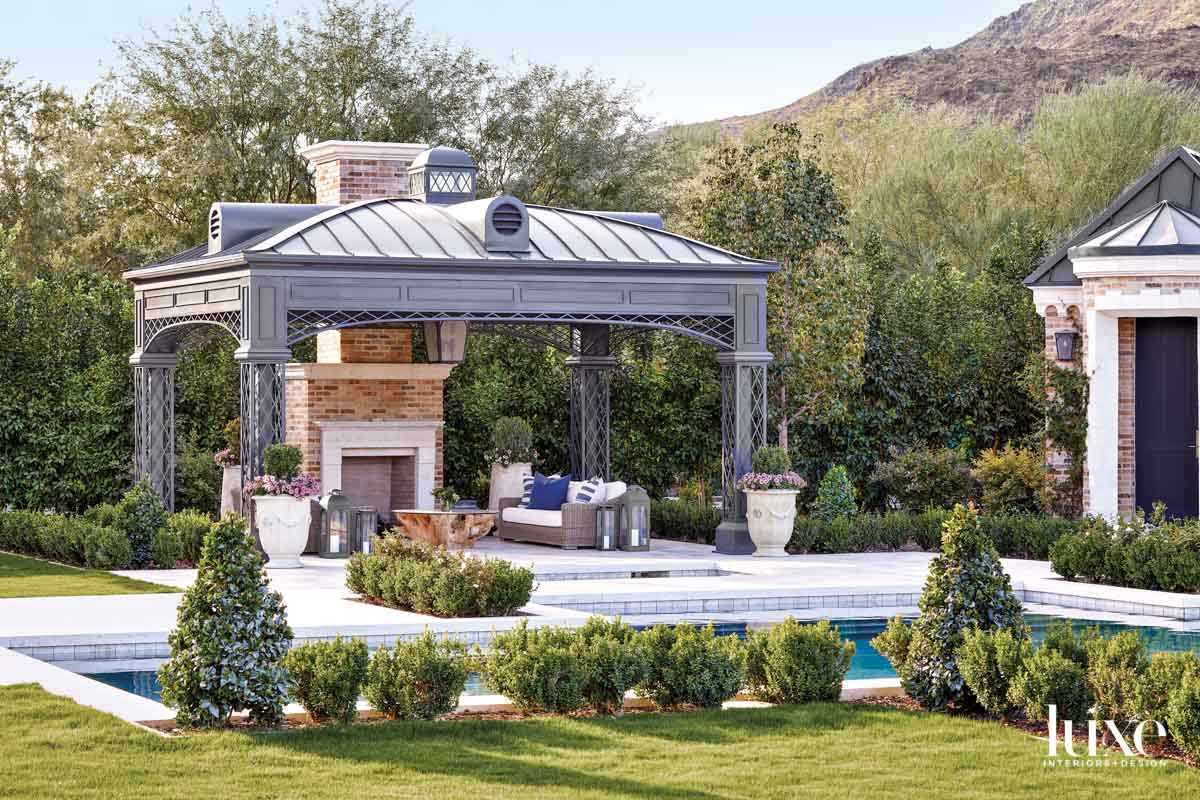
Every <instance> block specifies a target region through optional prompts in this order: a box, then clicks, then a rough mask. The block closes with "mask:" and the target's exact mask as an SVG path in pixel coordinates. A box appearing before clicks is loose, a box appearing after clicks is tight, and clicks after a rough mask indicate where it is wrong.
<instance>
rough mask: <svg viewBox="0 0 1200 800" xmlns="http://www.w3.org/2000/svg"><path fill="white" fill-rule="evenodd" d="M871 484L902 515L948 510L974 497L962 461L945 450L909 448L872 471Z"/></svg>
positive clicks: (969, 476)
mask: <svg viewBox="0 0 1200 800" xmlns="http://www.w3.org/2000/svg"><path fill="white" fill-rule="evenodd" d="M872 480H874V481H875V482H876V483H878V484H880V486H881V487H882V488H883V491H884V493H885V494H886V495H887V496H888V497H892V498H895V500H896V502H898V503H899V504H900V508H901V509H902V510H904V511H924V510H925V509H928V508H951V507H952V506H954V505H955V504H957V503H965V502H966V501H968V500H970V499H971V498H972V497H973V495H974V491H973V490H974V484H973V481H972V479H971V470H970V467H969V466H968V464H967V462H966V459H964V458H963V456H962V455H961V454H960V453H959V452H958V451H957V450H951V449H950V448H947V447H936V448H933V447H913V448H910V449H909V450H905V451H903V452H901V453H897V454H896V455H894V456H893V457H892V458H891V460H889V461H885V462H884V463H882V464H880V465H879V466H878V467H876V469H875V473H874V475H873V476H872Z"/></svg>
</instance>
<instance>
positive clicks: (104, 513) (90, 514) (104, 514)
mask: <svg viewBox="0 0 1200 800" xmlns="http://www.w3.org/2000/svg"><path fill="white" fill-rule="evenodd" d="M120 516H121V512H120V511H118V510H117V507H116V506H115V505H113V504H112V503H101V504H100V505H96V506H92V507H91V508H89V509H88V510H87V511H84V512H83V518H84V519H86V520H87V521H88V522H91V523H92V524H94V525H98V526H100V527H101V528H117V527H120V526H119V525H117V521H118V520H119V519H120Z"/></svg>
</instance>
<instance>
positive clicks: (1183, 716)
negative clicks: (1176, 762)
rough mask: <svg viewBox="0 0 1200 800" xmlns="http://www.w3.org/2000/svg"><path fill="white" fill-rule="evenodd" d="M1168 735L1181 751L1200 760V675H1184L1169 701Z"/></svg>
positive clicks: (1172, 691)
mask: <svg viewBox="0 0 1200 800" xmlns="http://www.w3.org/2000/svg"><path fill="white" fill-rule="evenodd" d="M1166 716H1167V718H1166V723H1167V733H1169V734H1170V735H1171V738H1172V739H1173V740H1174V741H1175V744H1176V745H1178V746H1179V749H1180V750H1182V751H1183V752H1185V753H1187V754H1188V755H1189V756H1191V757H1192V758H1200V674H1197V673H1195V672H1192V673H1190V674H1187V675H1184V676H1183V679H1182V680H1181V681H1180V683H1179V685H1178V686H1176V687H1175V688H1174V689H1172V690H1171V694H1170V697H1169V698H1168V700H1167V715H1166Z"/></svg>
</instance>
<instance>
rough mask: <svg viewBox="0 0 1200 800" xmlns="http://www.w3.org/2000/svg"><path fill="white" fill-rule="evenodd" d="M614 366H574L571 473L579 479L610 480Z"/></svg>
mask: <svg viewBox="0 0 1200 800" xmlns="http://www.w3.org/2000/svg"><path fill="white" fill-rule="evenodd" d="M610 375H611V367H609V366H583V365H580V366H576V365H573V366H572V367H571V439H570V456H571V474H572V475H574V476H575V477H576V478H577V479H579V480H587V479H588V478H592V477H595V476H597V475H599V476H600V477H602V478H604V479H605V480H608V479H609V477H610V472H611V469H612V467H611V463H610V449H609V422H610V420H609V398H610V384H609V379H610Z"/></svg>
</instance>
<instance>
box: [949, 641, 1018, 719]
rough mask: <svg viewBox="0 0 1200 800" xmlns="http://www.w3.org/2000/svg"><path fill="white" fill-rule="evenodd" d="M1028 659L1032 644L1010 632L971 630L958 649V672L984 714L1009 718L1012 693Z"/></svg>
mask: <svg viewBox="0 0 1200 800" xmlns="http://www.w3.org/2000/svg"><path fill="white" fill-rule="evenodd" d="M1029 655H1030V645H1029V640H1028V639H1025V638H1023V637H1021V636H1019V635H1015V634H1014V633H1013V630H1012V629H1011V628H1002V629H1000V630H996V631H981V630H979V629H978V628H972V629H971V630H969V631H967V632H966V633H964V634H963V643H962V646H961V647H959V648H958V651H957V658H958V670H959V672H961V673H962V676H963V681H964V682H965V683H966V684H967V688H968V689H970V690H971V694H973V695H974V696H975V699H976V700H978V701H979V705H981V706H983V708H984V710H985V711H987V712H988V713H990V714H996V715H999V716H1007V715H1008V713H1009V712H1010V711H1011V710H1012V707H1013V704H1012V701H1011V700H1010V699H1009V689H1010V688H1011V686H1012V682H1013V679H1014V678H1016V677H1017V675H1018V674H1019V673H1020V671H1021V669H1022V668H1023V667H1024V665H1025V661H1026V660H1027V659H1028V658H1029Z"/></svg>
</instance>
